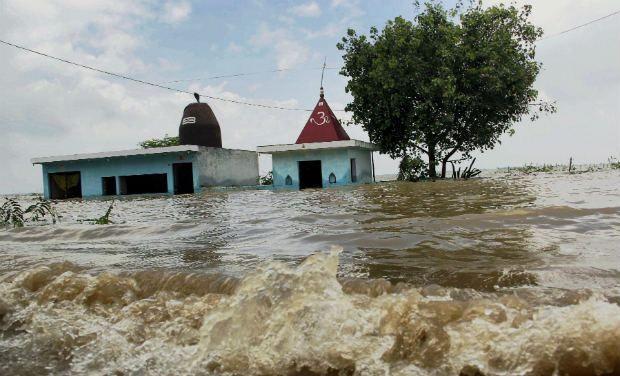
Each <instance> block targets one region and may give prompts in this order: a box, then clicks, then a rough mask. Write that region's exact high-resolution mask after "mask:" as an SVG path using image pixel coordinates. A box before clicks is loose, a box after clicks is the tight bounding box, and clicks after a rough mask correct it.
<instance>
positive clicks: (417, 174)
mask: <svg viewBox="0 0 620 376" xmlns="http://www.w3.org/2000/svg"><path fill="white" fill-rule="evenodd" d="M427 170H428V166H427V163H426V162H425V161H424V160H423V159H422V158H420V157H419V156H415V157H412V156H410V155H407V154H406V155H405V156H404V157H403V159H402V160H401V161H400V164H399V165H398V177H397V180H401V181H420V180H423V179H426V178H427V175H426V171H427Z"/></svg>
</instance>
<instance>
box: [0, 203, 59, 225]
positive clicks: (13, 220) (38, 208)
mask: <svg viewBox="0 0 620 376" xmlns="http://www.w3.org/2000/svg"><path fill="white" fill-rule="evenodd" d="M46 217H49V218H50V219H51V220H52V223H56V222H57V221H58V218H59V217H58V214H57V213H56V210H55V209H54V208H53V207H52V204H51V203H50V202H49V201H47V200H44V199H43V198H39V199H38V200H37V202H35V203H34V204H32V205H30V206H28V207H27V208H26V210H24V209H23V208H22V206H21V204H20V203H19V202H17V201H16V200H14V199H12V198H5V199H4V203H3V204H2V206H0V226H1V227H9V226H12V227H13V228H15V227H24V225H25V224H26V223H28V222H40V221H44V220H45V218H46Z"/></svg>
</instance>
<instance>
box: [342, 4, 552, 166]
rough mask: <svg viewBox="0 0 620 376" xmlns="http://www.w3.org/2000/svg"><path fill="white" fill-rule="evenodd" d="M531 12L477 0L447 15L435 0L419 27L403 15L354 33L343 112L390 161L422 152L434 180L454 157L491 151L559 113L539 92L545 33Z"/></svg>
mask: <svg viewBox="0 0 620 376" xmlns="http://www.w3.org/2000/svg"><path fill="white" fill-rule="evenodd" d="M530 12H531V7H530V6H525V7H523V8H521V9H518V8H516V7H515V6H504V5H499V6H493V7H489V8H483V6H482V4H481V3H475V4H472V5H471V6H469V7H468V8H466V9H460V8H455V9H452V10H447V9H445V8H444V7H443V6H442V5H440V4H437V3H434V2H428V3H426V6H425V9H424V10H423V11H422V12H421V13H419V14H418V15H417V16H415V18H414V20H413V21H408V20H406V19H404V18H403V17H397V18H395V19H394V20H390V21H388V22H387V24H386V26H385V27H384V29H383V30H382V31H381V32H379V30H378V29H377V28H376V27H372V28H371V29H370V35H369V36H365V35H358V34H357V33H356V32H355V31H354V30H352V29H349V30H348V33H347V36H345V37H344V38H343V39H342V42H341V43H339V44H338V48H339V49H340V50H342V51H343V59H344V66H343V68H342V70H341V72H340V73H341V74H342V75H344V76H347V77H348V78H349V81H348V83H347V87H346V90H347V92H350V93H351V94H352V96H353V101H352V102H351V103H350V104H348V105H347V107H346V109H347V110H348V111H351V112H352V113H353V119H352V121H353V122H355V123H358V124H361V125H362V126H363V128H364V129H365V130H366V131H367V132H368V134H369V136H370V140H371V141H372V142H374V143H376V144H378V145H379V147H380V148H381V151H382V152H383V153H387V154H389V155H390V156H392V157H393V158H397V157H401V156H403V155H412V156H417V155H421V154H424V155H426V156H427V158H428V175H429V177H431V178H434V177H436V176H437V171H436V167H437V166H438V165H439V164H441V166H442V177H445V171H446V164H447V163H448V162H449V161H450V159H451V158H452V157H453V156H454V155H455V154H456V153H460V154H461V156H462V157H463V158H468V157H469V154H470V153H471V152H472V151H474V150H482V151H484V150H486V149H492V148H493V147H494V146H495V145H497V143H498V142H499V139H500V136H501V135H502V134H504V133H507V132H508V133H512V132H513V128H512V127H513V124H515V123H516V122H518V121H520V120H521V119H522V118H523V117H525V116H529V117H531V118H532V119H535V118H537V116H538V115H539V114H540V113H541V112H547V111H554V110H555V108H554V107H553V105H550V104H547V103H544V102H539V103H536V104H534V102H535V101H536V100H537V97H538V92H537V91H536V90H535V89H534V88H533V84H534V81H535V80H536V77H537V75H538V73H539V71H540V68H541V64H540V63H538V62H536V60H535V41H536V40H537V39H538V38H540V36H541V35H542V29H540V28H537V27H535V26H534V25H532V24H531V23H530V22H529V21H528V19H529V16H530Z"/></svg>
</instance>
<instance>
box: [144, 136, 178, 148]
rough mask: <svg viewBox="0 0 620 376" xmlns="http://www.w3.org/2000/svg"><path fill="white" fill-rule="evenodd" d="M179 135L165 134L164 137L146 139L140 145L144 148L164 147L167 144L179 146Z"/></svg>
mask: <svg viewBox="0 0 620 376" xmlns="http://www.w3.org/2000/svg"><path fill="white" fill-rule="evenodd" d="M179 144H180V142H179V137H178V136H168V135H167V134H166V135H164V137H163V138H151V139H149V140H145V141H142V142H140V143H139V144H138V145H139V146H140V147H141V148H144V149H150V148H163V147H167V146H177V145H179Z"/></svg>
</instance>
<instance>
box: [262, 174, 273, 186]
mask: <svg viewBox="0 0 620 376" xmlns="http://www.w3.org/2000/svg"><path fill="white" fill-rule="evenodd" d="M259 183H260V185H273V171H269V172H268V173H267V174H266V175H265V176H261V177H260V178H259Z"/></svg>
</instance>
